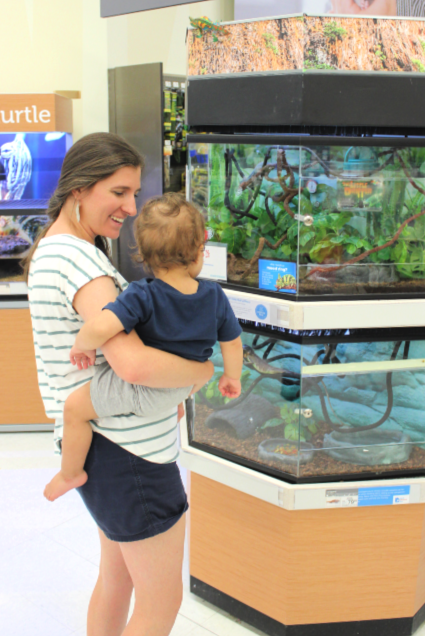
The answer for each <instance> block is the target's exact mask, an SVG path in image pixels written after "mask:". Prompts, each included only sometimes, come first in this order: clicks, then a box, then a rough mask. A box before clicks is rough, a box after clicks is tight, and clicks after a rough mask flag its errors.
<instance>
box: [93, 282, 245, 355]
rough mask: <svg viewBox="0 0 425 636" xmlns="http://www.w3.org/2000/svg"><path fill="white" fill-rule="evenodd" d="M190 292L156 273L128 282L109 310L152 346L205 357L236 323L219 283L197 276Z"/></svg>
mask: <svg viewBox="0 0 425 636" xmlns="http://www.w3.org/2000/svg"><path fill="white" fill-rule="evenodd" d="M198 282H199V287H198V291H197V292H196V294H187V295H186V294H182V293H181V292H179V291H178V290H177V289H175V288H174V287H171V285H168V284H167V283H164V281H162V280H159V279H158V278H155V279H152V278H148V279H144V280H141V281H137V282H134V283H130V285H129V286H128V287H127V289H126V290H124V291H123V292H122V293H121V294H120V295H119V296H118V298H117V299H116V301H115V302H113V303H108V304H107V305H106V307H105V308H104V309H109V310H110V311H112V312H113V313H114V314H115V315H116V316H117V317H118V318H119V320H120V321H121V322H122V324H123V327H124V329H125V331H126V332H127V333H130V331H132V330H133V329H135V330H136V332H137V334H138V336H139V338H141V339H142V340H143V342H144V343H145V344H146V345H148V346H150V347H154V348H155V349H162V350H163V351H168V352H169V353H174V354H176V355H178V356H181V357H182V358H187V359H188V360H197V361H198V362H205V361H206V360H208V358H210V357H211V354H212V348H213V346H214V345H215V343H216V342H217V340H218V341H219V342H229V341H230V340H235V338H237V337H238V336H240V334H241V332H242V329H241V327H240V325H239V323H238V320H237V318H236V316H235V314H234V313H233V310H232V308H231V306H230V303H229V301H228V300H227V298H226V295H225V293H224V292H223V290H222V289H221V287H220V285H218V284H217V283H213V282H212V281H207V280H199V281H198Z"/></svg>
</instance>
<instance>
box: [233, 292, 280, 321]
mask: <svg viewBox="0 0 425 636" xmlns="http://www.w3.org/2000/svg"><path fill="white" fill-rule="evenodd" d="M227 298H228V299H229V302H230V305H231V307H232V309H233V311H234V312H235V315H236V317H237V318H240V319H241V320H251V321H252V322H262V323H263V324H265V325H275V324H276V307H275V305H272V304H270V303H268V302H264V299H263V298H261V297H257V298H256V297H255V296H254V297H251V298H241V297H240V296H233V295H232V292H228V293H227Z"/></svg>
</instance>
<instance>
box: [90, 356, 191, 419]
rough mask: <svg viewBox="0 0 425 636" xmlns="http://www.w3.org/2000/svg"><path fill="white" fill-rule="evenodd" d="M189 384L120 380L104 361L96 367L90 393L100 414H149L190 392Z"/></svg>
mask: <svg viewBox="0 0 425 636" xmlns="http://www.w3.org/2000/svg"><path fill="white" fill-rule="evenodd" d="M191 390H192V387H191V386H187V387H185V388H180V389H150V388H148V387H146V386H139V385H138V384H129V383H128V382H124V380H121V378H119V377H118V376H117V374H116V373H115V371H113V370H112V368H111V367H110V366H109V364H108V363H107V362H104V363H103V364H100V365H98V366H96V367H95V372H94V376H93V378H92V380H91V383H90V397H91V401H92V404H93V408H94V410H95V411H96V413H97V416H98V417H99V418H102V417H110V416H112V415H126V414H127V413H134V414H135V415H138V416H139V417H150V416H152V415H156V413H162V412H164V411H167V410H169V409H171V408H173V407H177V405H178V404H180V402H184V400H186V399H187V397H188V396H189V393H190V391H191Z"/></svg>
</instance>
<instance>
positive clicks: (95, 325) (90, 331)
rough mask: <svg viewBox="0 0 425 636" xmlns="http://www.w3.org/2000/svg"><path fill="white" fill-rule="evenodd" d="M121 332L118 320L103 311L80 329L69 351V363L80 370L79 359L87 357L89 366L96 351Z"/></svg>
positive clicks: (105, 310) (111, 313)
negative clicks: (75, 365)
mask: <svg viewBox="0 0 425 636" xmlns="http://www.w3.org/2000/svg"><path fill="white" fill-rule="evenodd" d="M121 331H124V327H123V325H122V322H121V321H120V319H119V318H117V316H116V315H115V314H114V313H113V312H112V311H109V309H104V310H103V311H102V312H101V313H100V314H98V315H97V316H95V317H94V318H91V319H90V320H88V321H87V322H85V323H84V325H83V326H82V327H81V329H80V331H79V332H78V334H77V337H76V339H75V343H74V346H73V347H72V349H71V353H70V358H71V362H72V363H73V364H77V365H78V368H80V364H79V358H81V357H82V358H83V359H84V357H85V356H87V358H88V359H89V360H90V363H89V364H94V360H95V358H96V353H95V352H96V349H99V347H101V346H102V345H104V344H105V342H107V341H108V340H110V339H111V338H113V337H114V336H116V335H117V334H118V333H120V332H121ZM82 364H83V366H84V368H87V366H85V365H84V363H82Z"/></svg>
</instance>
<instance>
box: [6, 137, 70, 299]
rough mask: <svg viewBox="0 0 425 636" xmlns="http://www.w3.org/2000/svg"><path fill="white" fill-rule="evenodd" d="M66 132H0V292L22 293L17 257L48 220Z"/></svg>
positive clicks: (18, 258) (65, 144)
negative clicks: (49, 204) (47, 210)
mask: <svg viewBox="0 0 425 636" xmlns="http://www.w3.org/2000/svg"><path fill="white" fill-rule="evenodd" d="M71 143H72V135H70V134H67V133H61V132H57V133H56V132H50V133H11V134H9V133H4V134H3V133H2V134H0V295H1V296H4V295H16V294H18V295H20V294H26V285H25V283H24V278H23V273H22V268H21V266H20V260H21V259H22V258H23V257H25V256H26V254H27V253H28V250H29V249H30V247H31V245H32V244H33V243H34V241H35V239H36V237H37V235H38V233H39V231H40V230H41V229H42V228H43V227H44V226H45V225H46V223H47V222H48V216H47V215H46V214H45V212H46V209H47V207H48V203H49V199H50V197H51V196H52V194H53V192H54V190H55V188H56V186H57V183H58V180H59V176H60V171H61V168H62V163H63V160H64V157H65V154H66V152H67V150H68V149H69V148H70V146H71Z"/></svg>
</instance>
